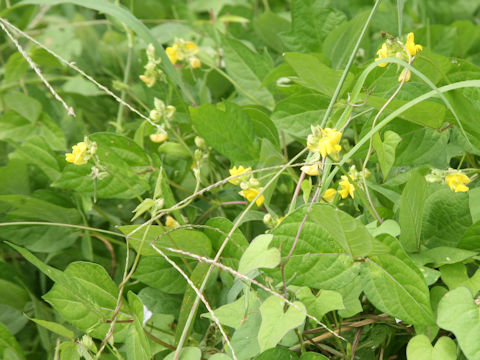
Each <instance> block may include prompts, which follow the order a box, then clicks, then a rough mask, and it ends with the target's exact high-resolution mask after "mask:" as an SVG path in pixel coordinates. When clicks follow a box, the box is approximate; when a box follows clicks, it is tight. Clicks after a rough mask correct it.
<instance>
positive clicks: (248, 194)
mask: <svg viewBox="0 0 480 360" xmlns="http://www.w3.org/2000/svg"><path fill="white" fill-rule="evenodd" d="M259 192H260V191H259V189H255V188H251V189H245V190H242V191H240V192H239V194H240V195H242V196H243V197H244V198H245V199H247V200H248V201H252V200H253V199H255V197H256V196H257V195H258V194H259ZM264 201H265V197H264V196H263V195H261V196H260V197H259V198H258V199H257V201H255V204H257V206H261V205H262V204H263V202H264Z"/></svg>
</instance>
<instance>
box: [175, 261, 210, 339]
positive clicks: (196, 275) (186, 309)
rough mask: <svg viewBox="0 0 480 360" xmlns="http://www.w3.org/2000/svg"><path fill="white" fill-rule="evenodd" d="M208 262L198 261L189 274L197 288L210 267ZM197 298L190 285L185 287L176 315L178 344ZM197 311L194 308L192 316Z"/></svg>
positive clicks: (189, 330)
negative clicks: (177, 314) (178, 312)
mask: <svg viewBox="0 0 480 360" xmlns="http://www.w3.org/2000/svg"><path fill="white" fill-rule="evenodd" d="M210 266H211V265H210V264H208V263H198V264H197V266H196V267H195V269H194V270H193V272H192V274H191V275H190V280H191V281H192V283H193V284H194V285H195V286H196V287H197V289H198V288H199V287H200V286H201V284H202V283H203V280H204V279H205V276H206V274H207V272H208V269H209V268H210ZM212 279H215V277H214V276H210V280H212ZM196 298H197V293H196V292H195V290H193V289H192V287H191V286H188V287H187V290H186V291H185V295H184V296H183V301H182V306H181V308H180V315H179V317H178V325H177V329H176V331H175V344H178V342H179V340H180V336H181V335H182V332H183V329H184V328H185V325H186V322H187V318H188V315H189V314H190V312H191V311H192V306H193V303H194V302H195V299H196ZM197 311H198V307H197V308H196V309H195V314H194V318H195V316H196V312H197ZM193 324H194V321H192V323H191V324H190V328H189V329H188V331H187V335H188V334H189V333H190V332H191V331H192V327H193Z"/></svg>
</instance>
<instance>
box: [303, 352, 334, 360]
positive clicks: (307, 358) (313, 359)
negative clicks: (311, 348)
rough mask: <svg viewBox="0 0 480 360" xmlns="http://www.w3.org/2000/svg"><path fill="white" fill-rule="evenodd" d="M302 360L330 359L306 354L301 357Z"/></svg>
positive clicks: (311, 353)
mask: <svg viewBox="0 0 480 360" xmlns="http://www.w3.org/2000/svg"><path fill="white" fill-rule="evenodd" d="M300 360H328V358H327V357H325V356H323V355H322V354H319V353H315V352H305V353H303V354H302V356H300Z"/></svg>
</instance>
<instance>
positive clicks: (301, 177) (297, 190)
mask: <svg viewBox="0 0 480 360" xmlns="http://www.w3.org/2000/svg"><path fill="white" fill-rule="evenodd" d="M303 180H305V173H304V172H303V171H302V173H301V174H300V178H299V179H298V182H297V187H296V188H295V192H294V193H293V196H292V201H291V202H290V207H289V208H288V213H289V214H290V213H291V212H292V211H293V209H295V202H296V200H297V197H298V194H300V188H301V187H302V182H303Z"/></svg>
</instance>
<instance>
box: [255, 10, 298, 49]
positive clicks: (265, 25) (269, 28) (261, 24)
mask: <svg viewBox="0 0 480 360" xmlns="http://www.w3.org/2000/svg"><path fill="white" fill-rule="evenodd" d="M253 29H254V30H255V33H256V34H257V35H258V36H259V37H260V39H262V40H263V42H264V43H265V44H266V45H267V46H269V47H270V48H272V49H273V50H275V51H276V52H278V53H281V52H283V51H285V45H284V44H283V41H282V37H281V36H278V34H280V33H282V32H285V31H287V30H289V29H290V23H289V21H288V20H286V19H285V18H284V17H282V16H279V15H277V14H275V13H274V12H272V11H270V10H267V11H265V12H264V13H263V14H261V15H260V16H258V17H256V18H255V19H254V20H253Z"/></svg>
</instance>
